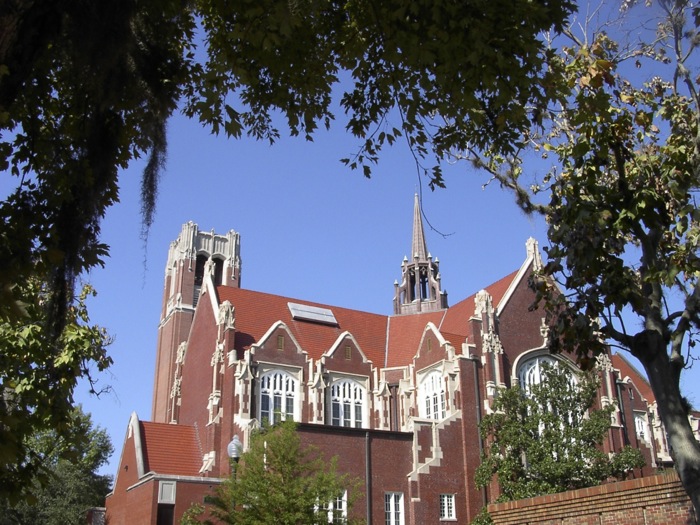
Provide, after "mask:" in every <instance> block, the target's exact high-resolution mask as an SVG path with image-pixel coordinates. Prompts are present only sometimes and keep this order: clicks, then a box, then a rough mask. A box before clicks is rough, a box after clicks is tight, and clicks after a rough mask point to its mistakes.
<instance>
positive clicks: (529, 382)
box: [518, 355, 576, 393]
mask: <svg viewBox="0 0 700 525" xmlns="http://www.w3.org/2000/svg"><path fill="white" fill-rule="evenodd" d="M545 364H547V365H549V366H550V367H555V366H558V367H560V366H566V365H564V364H562V363H561V361H560V360H558V359H556V358H554V357H552V356H549V355H538V356H535V357H532V358H530V359H528V360H526V361H524V362H523V363H521V364H520V365H519V366H518V381H519V383H520V388H521V389H522V390H523V391H524V392H526V393H530V389H531V388H532V387H533V386H534V385H539V384H540V383H541V382H542V379H543V372H544V368H545V366H543V365H545ZM570 377H571V382H572V384H576V378H575V377H574V375H573V374H570Z"/></svg>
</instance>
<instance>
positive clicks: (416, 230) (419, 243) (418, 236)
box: [411, 193, 428, 261]
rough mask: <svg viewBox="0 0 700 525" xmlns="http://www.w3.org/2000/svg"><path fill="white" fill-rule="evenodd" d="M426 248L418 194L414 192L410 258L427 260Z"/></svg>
mask: <svg viewBox="0 0 700 525" xmlns="http://www.w3.org/2000/svg"><path fill="white" fill-rule="evenodd" d="M427 254H428V248H427V247H426V244H425V234H424V233H423V218H422V217H421V210H420V201H419V199H418V194H417V193H416V194H415V198H414V204H413V241H412V244H411V256H412V258H415V257H416V256H417V257H418V260H419V261H425V260H427Z"/></svg>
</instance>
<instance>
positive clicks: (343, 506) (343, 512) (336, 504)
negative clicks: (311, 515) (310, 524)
mask: <svg viewBox="0 0 700 525" xmlns="http://www.w3.org/2000/svg"><path fill="white" fill-rule="evenodd" d="M321 508H322V509H323V510H325V511H327V512H328V514H327V516H328V523H346V522H347V519H348V491H347V490H344V491H343V493H342V494H340V495H339V496H337V497H336V498H335V499H333V500H332V501H329V502H328V503H326V504H325V505H323V506H322V507H321Z"/></svg>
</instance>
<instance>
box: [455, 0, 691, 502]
mask: <svg viewBox="0 0 700 525" xmlns="http://www.w3.org/2000/svg"><path fill="white" fill-rule="evenodd" d="M603 5H604V4H603ZM622 8H623V13H622V14H620V13H619V12H618V13H617V14H616V15H615V16H616V17H617V18H615V17H613V16H607V17H606V16H605V15H609V14H610V13H602V12H601V9H602V7H601V8H599V9H598V10H595V9H593V10H592V12H594V14H595V16H600V17H602V22H598V23H596V21H595V20H594V19H593V18H592V17H589V18H588V19H582V20H580V21H579V22H578V23H576V24H572V25H571V27H570V28H567V29H566V30H565V31H564V32H563V35H561V36H560V37H559V38H557V39H556V40H554V41H553V42H552V51H553V52H552V53H551V54H548V55H547V57H548V62H547V68H548V71H549V73H550V75H549V78H550V80H551V81H552V82H553V83H554V84H555V85H553V86H552V90H553V91H555V92H557V93H558V95H557V99H556V103H554V104H550V105H548V106H547V107H541V108H533V109H532V111H533V112H536V114H537V118H538V119H539V122H538V124H537V125H536V126H533V127H532V128H531V129H529V130H527V131H526V132H525V133H523V134H522V135H521V137H520V139H519V140H518V141H517V144H518V145H519V150H518V151H517V152H516V153H515V154H513V155H499V154H494V152H493V151H491V152H484V151H479V150H478V148H475V147H471V146H468V147H467V148H465V149H464V150H463V151H461V152H459V153H456V155H458V156H460V157H462V158H467V159H470V160H471V161H472V162H473V163H474V164H475V165H476V166H479V167H481V168H483V169H485V170H487V171H488V172H489V173H490V174H491V175H492V176H493V177H494V179H495V180H497V181H498V182H499V183H500V184H501V185H502V186H504V187H506V188H509V189H511V190H512V191H513V192H514V193H515V195H516V200H517V201H518V203H519V204H520V205H521V206H522V208H523V209H524V210H526V211H528V212H537V213H541V214H543V215H544V216H545V217H546V219H547V221H548V224H549V228H548V238H549V242H550V246H549V247H548V248H546V249H545V250H546V252H547V255H548V262H547V264H546V265H545V267H544V269H543V272H542V277H544V278H541V279H535V280H534V281H533V286H534V288H535V289H536V290H537V293H538V298H539V305H540V306H543V307H544V309H545V310H546V312H547V314H548V317H549V320H550V327H551V332H550V334H551V338H550V343H551V350H553V351H560V350H564V349H566V350H569V351H572V352H578V353H579V354H580V356H581V357H582V358H586V359H587V358H588V357H590V355H591V354H596V353H598V352H600V351H602V347H603V345H605V344H610V343H612V344H613V345H615V346H618V347H619V348H621V349H624V350H628V351H629V352H631V353H632V355H634V356H635V357H637V358H638V359H639V360H640V361H641V363H642V365H643V366H644V369H645V371H646V373H647V377H648V378H649V381H650V385H651V388H652V390H653V392H654V396H655V398H656V402H657V404H658V410H659V415H660V417H661V420H662V422H663V424H664V427H665V430H666V432H667V435H668V441H669V445H670V448H671V449H672V451H673V456H674V462H675V466H676V469H677V471H678V473H679V476H680V478H681V481H682V482H683V484H684V487H685V489H686V491H687V492H688V494H689V495H690V497H691V499H692V501H693V504H694V506H695V509H696V513H697V512H698V511H700V443H698V441H697V440H696V439H695V437H694V435H693V432H692V429H691V428H690V425H689V422H688V405H687V403H686V402H685V400H684V399H683V397H682V395H681V392H680V387H679V385H680V376H681V373H682V371H683V369H684V367H685V366H688V365H689V364H692V349H693V347H694V346H695V344H696V338H697V333H698V329H700V289H699V288H698V278H700V258H699V257H698V248H699V247H700V226H699V225H700V212H698V208H697V202H696V197H697V194H698V189H699V188H700V125H699V124H700V94H699V92H698V82H699V81H698V78H699V77H698V73H700V70H699V67H698V64H699V62H698V58H697V45H698V41H699V40H698V37H699V33H698V27H699V26H700V8H698V6H697V5H696V4H695V3H693V2H690V1H685V0H677V1H676V0H659V1H658V2H654V3H653V4H652V10H645V9H646V8H645V7H642V6H635V5H634V2H626V3H623V6H622ZM635 10H641V11H642V13H641V15H640V16H641V17H645V16H646V17H647V20H646V24H645V27H652V28H653V29H651V30H650V31H646V32H645V31H635V33H634V35H630V34H627V33H626V32H625V31H626V30H629V29H630V26H628V25H625V24H626V23H628V22H627V20H630V19H629V18H627V17H629V16H631V13H632V12H635ZM637 14H638V15H639V13H637ZM649 18H652V21H649ZM632 20H633V19H632ZM637 20H639V17H638V18H637ZM533 157H541V159H539V162H538V163H537V165H538V166H539V168H540V170H539V173H543V176H542V177H540V178H538V177H536V176H533V172H532V171H529V170H528V166H530V165H531V162H533ZM542 160H544V162H547V163H549V164H550V165H551V168H550V169H549V170H547V171H543V170H541V161H542ZM555 282H557V283H558V284H559V286H556V285H555ZM562 290H563V293H562Z"/></svg>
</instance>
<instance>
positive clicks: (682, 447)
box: [632, 337, 700, 524]
mask: <svg viewBox="0 0 700 525" xmlns="http://www.w3.org/2000/svg"><path fill="white" fill-rule="evenodd" d="M635 339H636V341H635V343H638V344H635V348H633V349H632V353H633V354H634V355H635V356H637V357H638V358H639V359H640V360H641V361H642V364H643V365H644V369H645V371H646V373H647V377H648V378H649V383H650V385H651V389H652V391H653V392H654V396H656V403H657V405H658V410H659V416H660V417H661V422H662V423H663V425H664V428H665V429H666V434H667V436H668V443H669V446H670V448H671V457H672V458H673V461H674V465H675V468H676V471H677V472H678V476H679V477H680V480H681V483H682V484H683V488H685V491H686V492H687V493H688V496H690V499H691V501H692V503H693V507H694V509H695V516H694V518H695V523H696V524H697V523H698V516H700V443H698V441H697V440H696V439H695V436H694V435H693V431H692V429H691V427H690V422H689V421H688V412H687V407H686V405H685V404H684V403H683V401H682V396H681V392H680V386H679V378H680V377H679V374H677V373H675V371H674V366H676V364H675V363H672V362H671V360H670V359H669V356H668V354H667V349H666V346H665V344H664V341H663V338H662V337H649V338H647V337H644V338H635ZM640 339H641V340H640Z"/></svg>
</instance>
